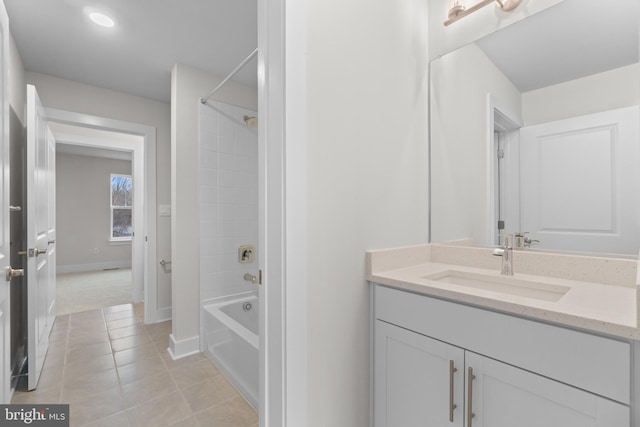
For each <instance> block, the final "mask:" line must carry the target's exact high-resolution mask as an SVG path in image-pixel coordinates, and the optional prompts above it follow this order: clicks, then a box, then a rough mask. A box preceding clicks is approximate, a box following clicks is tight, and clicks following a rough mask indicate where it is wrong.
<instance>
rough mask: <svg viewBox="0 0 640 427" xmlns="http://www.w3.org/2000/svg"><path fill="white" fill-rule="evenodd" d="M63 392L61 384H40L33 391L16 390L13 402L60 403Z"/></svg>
mask: <svg viewBox="0 0 640 427" xmlns="http://www.w3.org/2000/svg"><path fill="white" fill-rule="evenodd" d="M61 393H62V386H61V385H60V384H58V385H52V386H49V387H42V386H39V387H38V388H37V389H35V390H33V391H28V392H15V393H14V395H13V399H11V403H15V404H19V405H30V404H47V403H58V402H59V401H60V395H61Z"/></svg>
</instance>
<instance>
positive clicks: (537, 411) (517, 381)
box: [427, 351, 630, 427]
mask: <svg viewBox="0 0 640 427" xmlns="http://www.w3.org/2000/svg"><path fill="white" fill-rule="evenodd" d="M465 362H466V366H467V367H466V369H465V372H464V374H465V376H466V377H467V378H466V384H467V390H466V392H467V394H466V395H465V396H466V397H467V408H466V410H467V411H469V410H470V411H471V413H472V414H473V415H474V416H473V417H472V418H471V419H469V418H468V412H467V413H465V417H466V418H467V421H468V422H467V424H466V427H542V426H544V427H585V426H593V427H628V426H629V425H630V409H629V407H628V406H625V405H622V404H620V403H616V402H613V401H611V400H608V399H605V398H602V397H600V396H596V395H595V394H591V393H588V392H586V391H584V390H580V389H577V388H573V387H570V386H568V385H566V384H562V383H559V382H556V381H553V380H550V379H548V378H545V377H542V376H539V375H535V374H532V373H531V372H527V371H524V370H522V369H518V368H515V367H513V366H510V365H507V364H504V363H500V362H498V361H495V360H493V359H489V358H487V357H483V356H480V355H478V354H475V353H471V352H468V351H467V352H466V353H465ZM469 368H471V369H472V370H473V371H472V372H470V371H469ZM471 375H473V377H474V378H471ZM469 386H471V393H469V389H468V387H469ZM469 421H470V422H469ZM427 425H428V424H427Z"/></svg>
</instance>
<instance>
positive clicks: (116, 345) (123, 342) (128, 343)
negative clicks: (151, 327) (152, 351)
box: [111, 334, 153, 351]
mask: <svg viewBox="0 0 640 427" xmlns="http://www.w3.org/2000/svg"><path fill="white" fill-rule="evenodd" d="M151 345H153V342H152V341H151V338H149V337H148V336H147V335H146V334H144V335H131V336H129V337H124V338H117V339H112V340H111V347H112V348H113V351H123V350H128V349H130V348H134V347H144V346H151Z"/></svg>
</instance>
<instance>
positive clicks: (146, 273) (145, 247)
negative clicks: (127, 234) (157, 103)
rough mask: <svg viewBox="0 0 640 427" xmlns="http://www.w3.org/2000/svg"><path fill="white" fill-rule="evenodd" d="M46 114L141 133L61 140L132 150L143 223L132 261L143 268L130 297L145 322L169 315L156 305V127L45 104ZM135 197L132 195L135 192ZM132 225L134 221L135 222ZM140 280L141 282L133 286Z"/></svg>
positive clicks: (95, 126) (85, 124)
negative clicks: (118, 139)
mask: <svg viewBox="0 0 640 427" xmlns="http://www.w3.org/2000/svg"><path fill="white" fill-rule="evenodd" d="M45 110H46V112H47V117H48V119H49V120H50V121H52V122H57V123H63V124H68V125H74V126H79V127H85V128H91V129H98V130H105V131H111V132H119V133H126V134H131V135H137V136H141V137H142V138H143V144H142V145H141V146H140V145H138V144H132V143H121V144H123V145H122V146H118V145H114V144H113V143H107V142H105V141H103V140H100V139H90V138H86V137H80V136H74V137H71V136H70V137H69V138H65V140H64V141H61V142H64V143H70V144H76V145H85V146H92V147H98V148H106V149H120V150H126V151H131V152H132V176H133V177H134V178H133V179H134V182H136V181H137V182H142V183H143V184H142V189H143V199H144V200H143V203H142V205H143V209H142V212H140V211H138V212H135V207H134V224H137V223H142V224H143V227H142V235H141V236H140V237H141V238H139V239H134V240H133V242H132V248H131V249H132V255H133V263H140V262H142V264H143V268H142V269H138V270H139V271H138V272H134V271H133V270H132V273H133V274H136V278H134V280H133V283H134V289H133V300H134V302H136V303H137V302H141V301H143V300H144V302H145V304H144V321H145V323H156V322H159V321H162V320H166V319H169V318H171V308H170V307H168V308H162V309H159V308H158V304H157V301H158V289H157V283H158V280H157V277H158V271H157V268H156V267H157V265H156V261H157V246H156V241H157V235H156V233H157V229H156V212H157V205H156V128H155V127H153V126H147V125H142V124H139V123H132V122H126V121H122V120H115V119H109V118H105V117H99V116H93V115H90V114H84V113H75V112H71V111H64V110H58V109H53V108H46V109H45ZM134 197H135V196H134ZM134 227H135V225H134ZM137 283H142V286H136V284H137Z"/></svg>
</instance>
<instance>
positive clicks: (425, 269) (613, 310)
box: [367, 254, 640, 340]
mask: <svg viewBox="0 0 640 427" xmlns="http://www.w3.org/2000/svg"><path fill="white" fill-rule="evenodd" d="M369 255H370V254H368V256H369ZM413 261H414V262H416V261H417V263H416V264H414V265H410V266H394V265H387V266H380V265H378V266H377V267H383V268H384V267H398V268H390V269H387V270H385V271H379V270H380V268H376V266H375V265H374V266H372V262H371V257H369V258H368V262H367V280H369V281H371V282H375V283H378V284H381V285H386V286H389V287H392V288H396V289H400V290H405V291H409V292H414V293H417V294H421V295H427V296H433V297H438V298H443V299H447V300H450V301H453V302H459V303H464V304H470V305H474V306H477V307H481V308H488V309H492V310H497V311H501V312H506V313H511V314H515V315H519V316H524V317H528V318H532V319H538V320H542V321H547V322H552V323H555V324H559V325H564V326H570V327H575V328H579V329H583V330H587V331H591V332H597V333H602V334H606V335H611V336H615V337H620V338H625V339H634V340H638V339H640V329H639V328H638V313H637V301H638V297H637V287H636V286H616V285H611V284H606V285H605V284H598V283H590V282H586V281H579V280H568V279H564V278H556V277H545V276H538V275H531V274H519V273H518V272H517V271H516V272H515V274H514V275H513V276H501V275H500V271H499V270H497V269H486V268H477V267H469V266H464V265H459V264H448V263H442V262H430V261H429V262H424V257H422V256H414V258H413ZM374 262H375V261H374ZM450 271H455V274H462V275H463V276H464V275H465V274H470V275H472V276H473V275H482V278H483V279H488V280H489V281H490V282H491V281H493V278H495V281H496V282H498V283H499V282H503V281H505V278H507V279H506V280H511V279H513V280H517V281H526V283H525V282H520V283H523V284H524V285H525V287H532V288H534V289H535V288H536V287H540V288H541V289H542V290H543V292H542V294H543V296H544V298H539V297H536V296H534V297H530V296H522V295H514V294H512V293H511V292H508V293H505V292H500V291H497V290H487V289H482V288H476V287H471V286H462V285H458V284H454V283H447V282H444V281H438V280H432V279H430V278H428V277H425V276H436V278H437V277H439V276H442V275H447V272H450ZM507 286H509V284H508V283H507ZM545 290H550V291H551V292H546V291H545ZM555 291H559V292H558V293H557V294H556V295H554V292H555ZM564 291H566V293H564ZM534 292H535V291H534ZM525 293H526V292H525ZM563 293H564V295H563ZM547 297H549V298H547ZM545 298H546V299H545ZM554 300H556V301H554Z"/></svg>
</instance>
